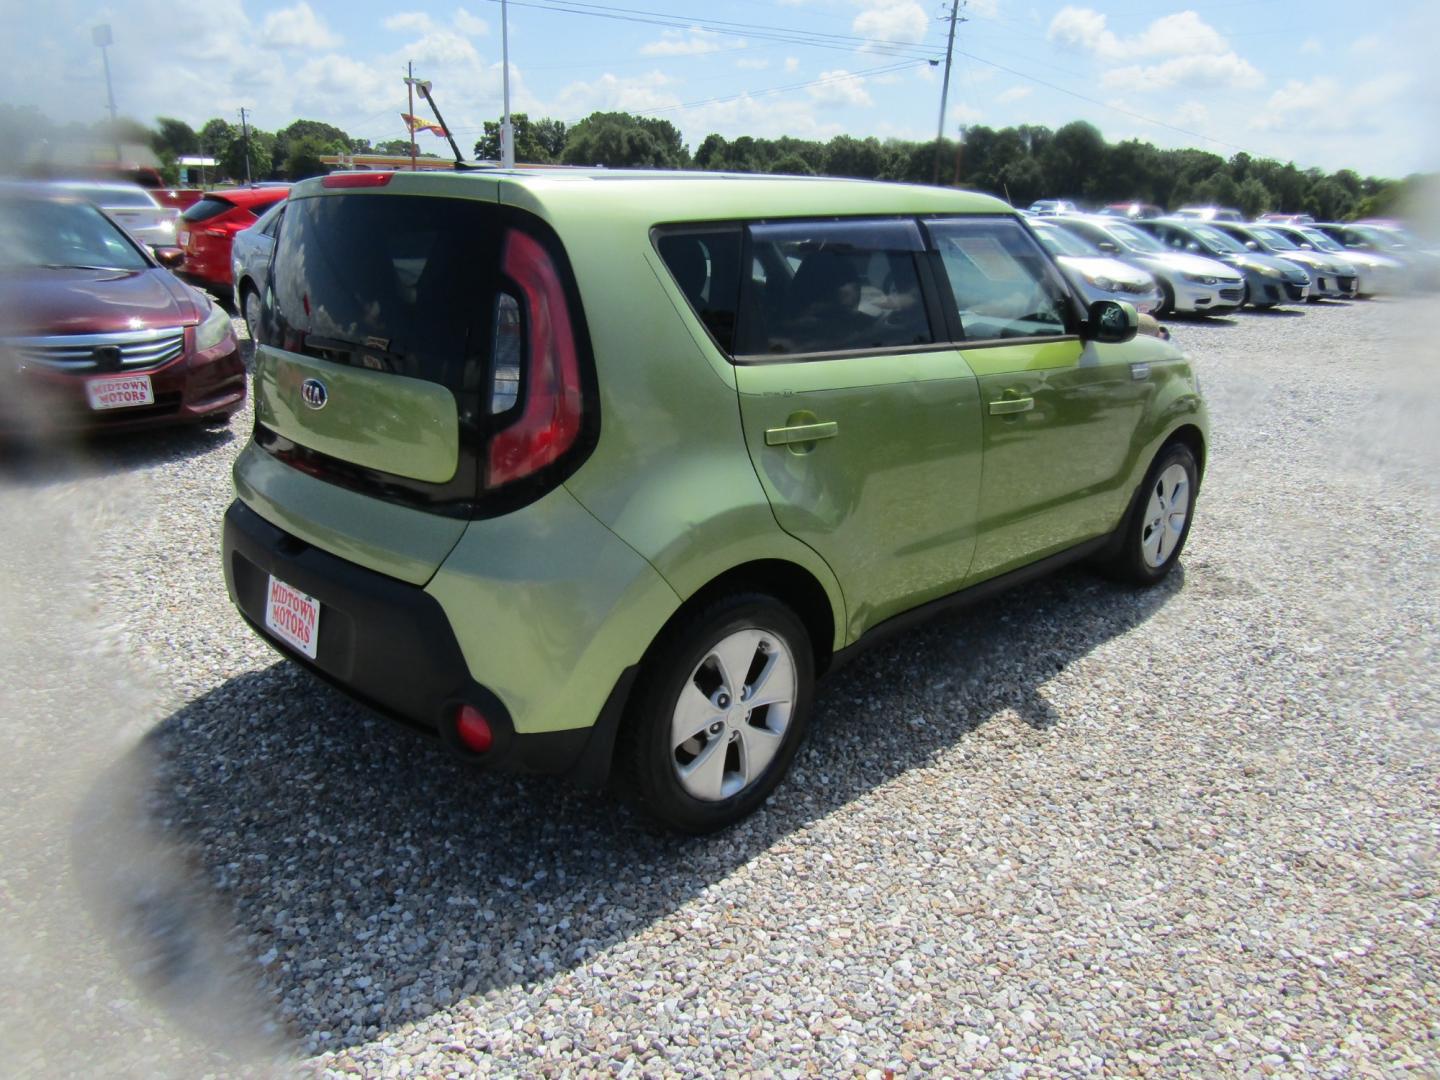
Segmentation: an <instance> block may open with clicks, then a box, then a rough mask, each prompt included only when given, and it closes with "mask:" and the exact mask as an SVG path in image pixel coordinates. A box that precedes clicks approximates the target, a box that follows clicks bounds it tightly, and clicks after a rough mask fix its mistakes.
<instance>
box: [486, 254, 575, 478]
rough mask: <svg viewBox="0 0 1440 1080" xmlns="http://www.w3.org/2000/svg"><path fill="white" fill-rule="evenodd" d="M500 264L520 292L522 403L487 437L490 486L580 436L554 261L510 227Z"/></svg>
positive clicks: (523, 472)
mask: <svg viewBox="0 0 1440 1080" xmlns="http://www.w3.org/2000/svg"><path fill="white" fill-rule="evenodd" d="M501 265H502V268H503V270H504V272H505V274H506V275H507V276H508V277H509V278H510V279H511V280H513V281H514V282H515V283H516V284H517V285H519V286H520V291H521V293H522V294H523V297H524V309H525V320H526V334H525V348H524V355H523V360H522V374H521V386H522V388H523V389H522V393H523V394H524V398H525V406H524V408H523V410H522V411H521V413H520V416H519V417H518V418H517V419H516V420H515V422H514V423H512V424H511V425H510V426H509V427H507V428H505V430H503V431H501V432H499V433H497V434H496V435H495V436H494V437H493V438H492V439H491V440H490V457H489V463H488V468H487V469H486V474H485V479H486V484H487V485H488V486H489V487H499V486H500V485H501V484H505V483H509V482H510V481H512V480H518V479H520V478H521V477H524V476H529V475H530V474H532V473H534V472H537V471H539V470H540V469H543V468H544V467H545V466H546V465H549V464H551V463H552V462H554V461H556V460H557V459H558V458H559V457H560V455H561V454H563V453H565V451H566V450H568V449H570V447H572V446H573V445H575V440H576V439H577V438H579V436H580V417H581V411H582V408H583V393H582V390H581V386H580V361H579V357H578V355H577V354H576V350H575V331H574V328H573V326H572V324H571V322H570V308H569V305H568V304H566V302H565V288H564V286H563V285H562V284H561V281H560V274H559V272H558V271H557V270H556V268H555V263H554V262H553V261H552V260H551V258H550V255H549V253H548V252H547V251H546V250H545V249H544V248H543V247H541V245H540V243H539V242H538V241H537V240H535V239H534V238H533V237H531V236H527V235H526V234H525V233H522V232H511V233H510V234H509V236H507V237H506V240H505V255H504V258H503V260H502V263H501Z"/></svg>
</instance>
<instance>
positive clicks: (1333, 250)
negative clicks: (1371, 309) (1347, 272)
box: [1268, 225, 1411, 296]
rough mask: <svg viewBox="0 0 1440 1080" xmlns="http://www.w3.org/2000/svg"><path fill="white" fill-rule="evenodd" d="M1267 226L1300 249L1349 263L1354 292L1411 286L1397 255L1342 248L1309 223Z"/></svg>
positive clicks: (1382, 293)
mask: <svg viewBox="0 0 1440 1080" xmlns="http://www.w3.org/2000/svg"><path fill="white" fill-rule="evenodd" d="M1268 228H1271V229H1274V230H1275V231H1276V232H1278V233H1281V234H1282V235H1284V236H1287V237H1289V239H1290V240H1291V242H1292V243H1294V244H1295V245H1296V246H1297V247H1299V248H1300V249H1301V250H1306V249H1309V250H1313V251H1318V252H1321V253H1323V254H1326V255H1330V256H1332V257H1335V258H1340V259H1344V260H1345V261H1346V262H1348V263H1350V264H1351V265H1353V266H1354V267H1355V269H1356V271H1357V272H1358V276H1357V278H1356V280H1355V295H1356V296H1393V295H1395V294H1396V293H1402V292H1406V291H1408V289H1409V288H1410V287H1411V286H1410V283H1409V280H1408V279H1409V272H1408V271H1407V270H1406V268H1405V264H1404V263H1402V262H1401V261H1400V260H1399V259H1392V258H1390V257H1388V256H1386V255H1379V254H1377V253H1375V252H1373V251H1364V250H1362V249H1360V248H1346V247H1345V245H1343V244H1341V243H1340V242H1339V241H1337V240H1335V239H1334V238H1333V237H1329V236H1326V235H1325V234H1324V233H1323V232H1321V231H1320V230H1319V229H1317V228H1315V227H1314V226H1313V225H1269V226H1268Z"/></svg>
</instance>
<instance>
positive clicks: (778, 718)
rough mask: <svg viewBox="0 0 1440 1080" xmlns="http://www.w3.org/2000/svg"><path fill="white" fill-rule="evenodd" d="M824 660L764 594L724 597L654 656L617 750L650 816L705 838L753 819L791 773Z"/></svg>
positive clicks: (678, 629)
mask: <svg viewBox="0 0 1440 1080" xmlns="http://www.w3.org/2000/svg"><path fill="white" fill-rule="evenodd" d="M814 682H815V661H814V654H813V651H812V648H811V643H810V636H809V634H808V633H807V632H806V629H805V626H804V624H803V623H802V622H801V621H800V620H799V618H797V617H796V615H795V614H794V612H792V611H791V610H790V609H789V608H787V607H785V606H784V605H783V604H781V603H779V602H778V601H776V600H774V599H772V598H771V597H768V596H764V595H762V594H758V593H744V594H734V595H730V596H725V597H722V598H720V599H718V600H715V601H712V602H711V603H709V604H706V605H704V606H703V607H700V608H698V609H696V610H695V611H694V612H692V613H691V614H690V615H689V616H687V617H685V618H684V619H682V621H681V622H680V623H679V624H677V625H676V626H674V627H672V628H671V630H670V631H668V632H667V634H666V640H665V641H664V642H662V643H661V645H660V647H659V648H658V649H657V650H656V651H655V653H654V654H653V655H652V656H651V657H650V658H649V659H648V660H647V661H646V665H645V668H644V670H643V671H642V673H641V683H640V685H639V686H637V697H638V700H637V704H636V707H635V709H634V710H633V711H632V713H631V715H630V717H629V718H628V721H627V724H626V730H625V738H624V739H623V741H622V743H621V746H620V747H619V750H618V753H619V754H620V755H621V756H622V759H623V760H622V762H621V764H622V766H624V767H626V768H627V769H628V771H629V772H630V773H631V776H632V779H633V782H634V788H635V793H636V794H638V796H639V797H640V799H641V801H642V802H643V803H644V804H645V807H646V809H648V810H649V811H650V813H651V814H653V815H654V816H655V817H657V818H658V819H660V820H661V821H662V822H664V823H665V824H666V825H669V826H671V827H672V828H676V829H680V830H682V831H685V832H691V833H703V832H710V831H712V830H714V829H719V828H723V827H724V826H726V825H729V824H731V823H732V822H734V821H738V820H739V819H740V818H742V817H745V816H746V815H747V814H749V813H751V812H752V811H754V810H755V809H756V807H758V806H759V805H760V804H761V803H762V802H764V801H765V799H766V797H768V796H769V794H770V792H771V791H773V790H774V789H775V786H776V785H777V784H778V783H779V782H780V779H781V778H782V777H783V776H784V775H785V772H786V771H787V770H788V769H789V767H790V762H791V760H792V759H793V758H794V756H795V751H796V748H797V747H798V746H799V743H800V740H801V737H802V736H803V734H804V730H805V725H806V722H807V720H808V718H809V711H810V700H811V697H812V695H813V692H814Z"/></svg>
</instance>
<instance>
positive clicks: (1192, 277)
mask: <svg viewBox="0 0 1440 1080" xmlns="http://www.w3.org/2000/svg"><path fill="white" fill-rule="evenodd" d="M1180 276H1181V277H1183V278H1184V279H1185V280H1186V281H1193V282H1194V283H1195V284H1196V285H1214V284H1215V283H1216V282H1217V281H1219V280H1220V279H1219V278H1216V277H1211V276H1210V275H1209V274H1181V275H1180Z"/></svg>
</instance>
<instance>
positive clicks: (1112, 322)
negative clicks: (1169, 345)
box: [1081, 300, 1140, 345]
mask: <svg viewBox="0 0 1440 1080" xmlns="http://www.w3.org/2000/svg"><path fill="white" fill-rule="evenodd" d="M1139 328H1140V316H1139V314H1138V313H1137V312H1136V311H1135V306H1134V305H1133V304H1127V303H1125V301H1123V300H1096V301H1095V302H1094V303H1093V304H1091V305H1090V312H1089V317H1088V318H1087V319H1086V322H1085V333H1084V334H1082V335H1081V336H1082V337H1086V338H1089V339H1090V340H1091V341H1098V342H1100V343H1101V344H1105V345H1119V344H1121V343H1122V342H1126V341H1129V340H1130V339H1131V338H1133V337H1134V336H1135V333H1136V331H1137V330H1138V329H1139Z"/></svg>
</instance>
